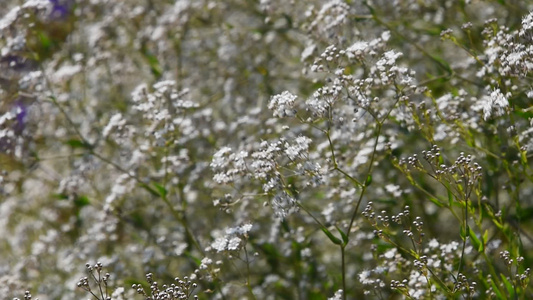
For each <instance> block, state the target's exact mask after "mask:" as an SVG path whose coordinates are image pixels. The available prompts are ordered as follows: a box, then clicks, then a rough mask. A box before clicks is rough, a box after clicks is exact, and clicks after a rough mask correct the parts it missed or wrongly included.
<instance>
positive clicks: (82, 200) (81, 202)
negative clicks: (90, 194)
mask: <svg viewBox="0 0 533 300" xmlns="http://www.w3.org/2000/svg"><path fill="white" fill-rule="evenodd" d="M74 204H75V205H76V206H77V207H84V206H87V205H89V204H91V201H89V198H87V196H78V197H76V198H75V199H74Z"/></svg>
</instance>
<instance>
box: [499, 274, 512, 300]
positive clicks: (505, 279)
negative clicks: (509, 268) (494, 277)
mask: <svg viewBox="0 0 533 300" xmlns="http://www.w3.org/2000/svg"><path fill="white" fill-rule="evenodd" d="M500 277H501V278H502V281H503V284H504V285H505V288H506V289H507V293H508V295H509V298H513V299H514V298H515V296H514V288H513V285H512V284H511V283H510V282H509V280H508V279H507V277H505V275H503V273H500Z"/></svg>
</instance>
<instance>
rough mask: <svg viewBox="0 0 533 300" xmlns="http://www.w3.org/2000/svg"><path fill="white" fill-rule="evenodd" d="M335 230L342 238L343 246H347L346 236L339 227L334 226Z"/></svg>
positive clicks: (347, 239)
mask: <svg viewBox="0 0 533 300" xmlns="http://www.w3.org/2000/svg"><path fill="white" fill-rule="evenodd" d="M335 228H336V229H337V231H338V232H339V233H340V235H341V237H342V242H343V246H346V245H347V244H348V241H349V238H348V236H347V235H346V233H344V231H342V230H341V229H340V228H339V227H337V226H335Z"/></svg>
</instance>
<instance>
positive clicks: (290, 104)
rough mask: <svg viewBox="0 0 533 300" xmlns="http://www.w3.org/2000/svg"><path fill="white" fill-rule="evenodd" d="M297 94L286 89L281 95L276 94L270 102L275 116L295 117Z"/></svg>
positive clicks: (269, 105)
mask: <svg viewBox="0 0 533 300" xmlns="http://www.w3.org/2000/svg"><path fill="white" fill-rule="evenodd" d="M296 98H297V96H296V95H293V94H291V93H290V92H288V91H284V92H283V93H281V94H279V95H275V96H273V97H272V99H270V103H268V109H270V110H272V111H274V117H280V118H284V117H294V116H295V115H296V110H295V109H294V104H295V100H296Z"/></svg>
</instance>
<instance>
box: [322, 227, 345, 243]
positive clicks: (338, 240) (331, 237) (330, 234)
mask: <svg viewBox="0 0 533 300" xmlns="http://www.w3.org/2000/svg"><path fill="white" fill-rule="evenodd" d="M322 231H324V233H325V234H326V235H327V236H328V238H329V240H330V241H332V242H333V244H335V245H342V241H341V240H340V239H339V238H338V237H336V236H334V235H333V234H332V233H331V232H330V231H329V230H328V229H327V228H326V227H322Z"/></svg>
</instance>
